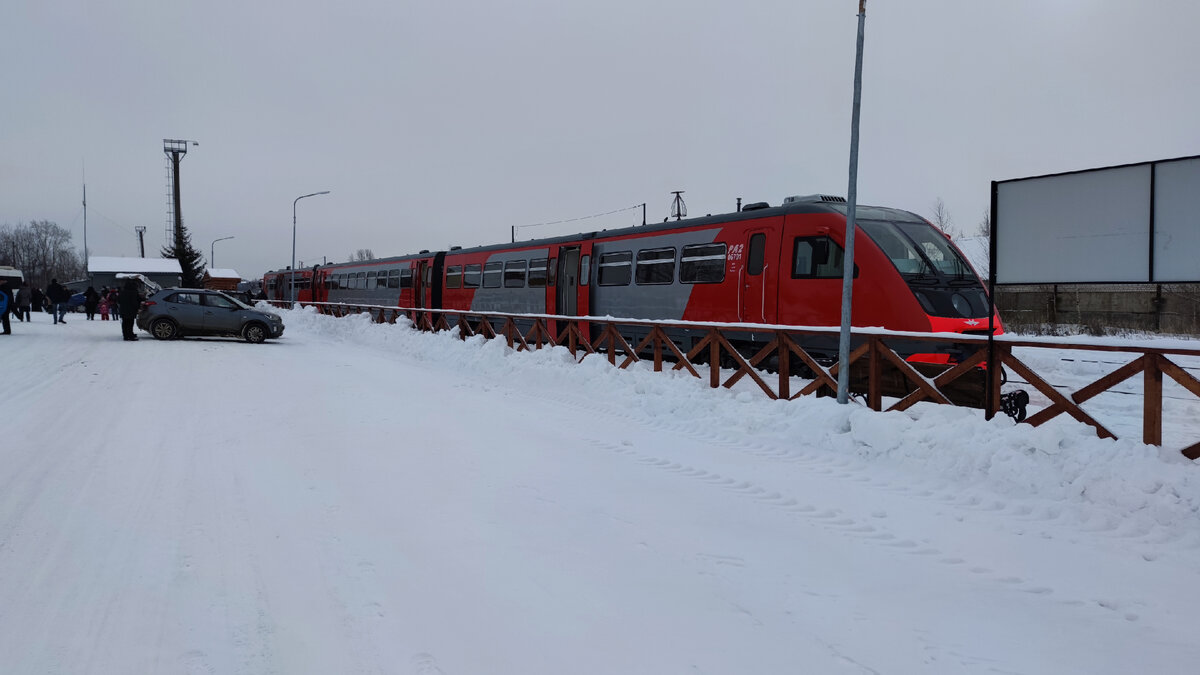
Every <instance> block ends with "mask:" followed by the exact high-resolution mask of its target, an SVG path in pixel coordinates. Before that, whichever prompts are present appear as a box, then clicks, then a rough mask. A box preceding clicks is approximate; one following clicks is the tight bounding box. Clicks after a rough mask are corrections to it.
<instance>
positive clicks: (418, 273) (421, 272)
mask: <svg viewBox="0 0 1200 675" xmlns="http://www.w3.org/2000/svg"><path fill="white" fill-rule="evenodd" d="M412 269H413V274H412V306H413V307H416V308H418V309H419V308H421V307H424V306H425V276H426V273H425V270H427V269H429V261H428V260H418V261H416V263H415V264H414V265H413V268H412Z"/></svg>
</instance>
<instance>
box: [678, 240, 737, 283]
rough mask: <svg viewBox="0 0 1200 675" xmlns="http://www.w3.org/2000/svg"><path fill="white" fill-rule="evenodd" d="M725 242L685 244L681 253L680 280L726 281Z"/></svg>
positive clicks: (700, 281)
mask: <svg viewBox="0 0 1200 675" xmlns="http://www.w3.org/2000/svg"><path fill="white" fill-rule="evenodd" d="M725 249H726V246H725V244H696V245H693V246H684V247H683V250H682V251H681V252H680V255H679V281H680V282H682V283H685V284H719V283H721V282H722V281H725Z"/></svg>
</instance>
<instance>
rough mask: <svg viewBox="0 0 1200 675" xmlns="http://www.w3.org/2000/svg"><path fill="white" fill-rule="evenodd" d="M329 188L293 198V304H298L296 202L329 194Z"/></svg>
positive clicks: (289, 282)
mask: <svg viewBox="0 0 1200 675" xmlns="http://www.w3.org/2000/svg"><path fill="white" fill-rule="evenodd" d="M327 194H329V190H322V191H320V192H310V193H309V194H306V195H300V196H299V197H296V198H295V199H294V200H292V273H291V274H290V275H289V276H288V285H289V286H291V287H292V306H293V307H295V306H296V202H299V201H300V200H301V199H304V198H305V197H316V196H317V195H327Z"/></svg>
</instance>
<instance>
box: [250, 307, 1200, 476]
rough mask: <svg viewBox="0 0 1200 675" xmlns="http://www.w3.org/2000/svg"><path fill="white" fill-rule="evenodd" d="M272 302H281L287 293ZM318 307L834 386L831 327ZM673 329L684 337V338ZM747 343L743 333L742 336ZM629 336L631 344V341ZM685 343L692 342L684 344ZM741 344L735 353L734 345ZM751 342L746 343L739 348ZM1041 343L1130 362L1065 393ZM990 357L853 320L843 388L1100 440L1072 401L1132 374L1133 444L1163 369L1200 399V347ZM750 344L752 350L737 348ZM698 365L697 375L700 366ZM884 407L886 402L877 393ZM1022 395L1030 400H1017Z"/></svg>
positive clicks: (773, 383) (984, 351)
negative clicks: (1074, 425) (1003, 415)
mask: <svg viewBox="0 0 1200 675" xmlns="http://www.w3.org/2000/svg"><path fill="white" fill-rule="evenodd" d="M273 304H276V305H280V306H287V305H289V304H290V303H288V302H287V301H281V302H279V301H277V302H274V303H273ZM301 304H303V305H311V306H313V307H315V308H316V309H317V311H318V312H320V313H322V314H327V315H332V316H347V315H350V314H364V313H365V314H369V315H370V316H371V318H372V320H373V321H376V322H378V323H384V322H386V323H395V322H396V321H397V320H400V319H405V320H407V321H409V322H411V323H412V325H413V326H414V327H415V328H417V329H419V330H424V331H434V332H436V331H442V330H446V331H449V330H452V329H455V328H457V329H458V331H459V337H460V338H461V339H466V338H468V337H471V336H473V335H482V336H484V337H485V338H488V339H494V338H503V339H504V340H505V341H506V342H507V344H508V346H509V347H510V348H512V349H514V350H517V351H523V350H533V349H542V348H543V347H554V346H561V347H564V348H566V349H567V350H568V351H569V352H570V353H571V355H572V356H573V357H574V358H575V359H576V361H580V362H581V361H582V360H583V359H585V358H587V356H589V355H597V356H600V355H602V356H603V358H605V359H607V360H608V362H609V363H610V364H612V365H613V366H616V367H617V368H622V369H623V368H628V367H629V366H630V365H632V364H634V363H637V362H639V361H648V362H651V363H652V364H653V368H654V370H655V371H656V372H661V371H662V370H663V369H664V368H666V367H669V368H670V369H671V370H673V371H675V370H683V371H686V372H688V373H689V374H691V375H692V376H694V377H696V378H699V379H702V380H703V379H705V376H707V379H708V384H709V386H710V387H713V388H717V387H725V388H731V387H733V386H734V385H735V384H737V383H738V382H740V381H742V380H743V379H744V378H747V379H749V380H750V381H751V382H753V384H754V385H756V386H757V388H758V389H759V390H760V391H762V393H763V394H765V395H766V396H767V397H769V398H771V399H785V400H794V399H796V398H799V397H801V396H808V395H818V396H821V395H832V393H833V392H835V391H836V390H837V376H838V371H839V369H840V367H841V366H840V364H838V363H836V362H832V363H831V362H830V361H829V360H828V359H827V358H826V357H824V356H823V355H824V354H825V353H827V351H828V350H827V349H826V350H824V351H817V353H816V354H814V353H813V352H814V351H815V350H814V349H813V345H817V346H818V347H821V346H824V347H828V345H829V344H830V341H831V340H834V339H836V338H837V334H838V329H837V328H820V327H796V326H778V325H771V324H750V323H737V324H715V323H700V322H690V321H650V320H640V319H615V318H612V317H595V316H589V317H578V316H562V315H554V314H511V313H503V312H479V311H464V310H449V309H425V308H412V307H385V306H379V305H360V304H345V303H320V302H303V303H301ZM681 336H682V337H681ZM748 339H749V340H752V342H750V341H748ZM631 343H632V344H631ZM689 343H690V344H689ZM735 344H736V345H737V346H741V347H742V350H739V349H738V348H737V346H735ZM748 344H749V345H752V347H751V349H749V350H746V346H747V345H748ZM1017 347H1022V348H1033V349H1038V348H1043V349H1056V350H1085V351H1092V352H1112V353H1123V354H1132V355H1135V358H1133V360H1131V361H1129V362H1128V363H1124V364H1120V365H1119V367H1118V368H1116V369H1115V370H1113V371H1111V372H1109V373H1107V374H1105V375H1103V376H1102V377H1100V378H1098V379H1096V380H1095V381H1093V382H1090V383H1088V384H1087V385H1085V386H1083V387H1081V388H1079V389H1077V390H1076V391H1073V392H1070V393H1064V392H1062V391H1060V390H1059V387H1056V386H1054V385H1052V384H1050V383H1049V382H1048V381H1047V380H1046V379H1045V378H1044V377H1042V376H1041V375H1039V374H1038V373H1037V372H1036V371H1035V369H1034V368H1032V367H1030V366H1029V365H1028V364H1026V363H1025V362H1024V361H1022V360H1021V359H1020V358H1018V357H1017V356H1015V355H1014V354H1013V349H1014V348H1017ZM992 349H993V350H994V352H993V353H992V355H991V356H990V358H989V342H988V339H987V337H985V336H973V335H959V334H950V333H932V334H931V333H908V332H900V331H888V330H883V329H855V330H854V331H853V338H852V349H851V353H850V357H849V359H848V365H849V368H850V369H851V371H850V372H851V390H852V391H854V392H855V393H856V394H858V395H861V396H863V398H864V402H865V403H866V405H867V406H868V407H870V408H871V409H872V410H876V411H880V410H906V409H908V408H911V407H912V406H913V405H915V404H917V403H919V402H922V401H931V402H934V403H940V404H948V405H959V406H968V407H973V408H982V409H984V410H987V411H988V416H989V417H990V416H991V415H992V414H994V412H995V411H998V410H1000V409H1005V412H1008V413H1010V414H1012V415H1013V416H1014V417H1017V418H1018V421H1023V422H1024V423H1026V424H1030V425H1032V426H1035V427H1036V426H1040V425H1042V424H1045V423H1046V422H1049V421H1050V420H1052V419H1054V418H1056V417H1059V416H1060V415H1063V414H1066V415H1068V416H1070V417H1072V418H1074V419H1075V420H1077V421H1078V422H1080V423H1082V424H1086V425H1088V426H1091V427H1093V428H1094V429H1095V430H1096V433H1097V435H1099V436H1100V437H1102V438H1113V439H1115V438H1117V436H1116V434H1114V433H1113V432H1112V431H1111V430H1110V429H1109V428H1108V427H1106V426H1105V425H1104V424H1103V423H1101V422H1100V421H1099V420H1097V419H1096V418H1095V417H1093V416H1092V415H1091V414H1089V413H1088V412H1086V411H1085V410H1084V409H1083V408H1082V407H1081V405H1082V404H1083V403H1085V402H1086V401H1088V400H1091V399H1093V398H1095V397H1096V396H1097V395H1099V394H1101V393H1104V392H1106V391H1109V390H1112V389H1113V387H1115V386H1116V385H1118V384H1121V383H1123V382H1125V381H1126V380H1128V379H1130V378H1132V377H1136V376H1138V375H1141V379H1142V383H1143V391H1142V406H1141V407H1142V441H1143V442H1144V443H1147V444H1150V445H1162V442H1163V376H1164V375H1166V376H1167V377H1169V378H1170V379H1172V380H1174V381H1175V382H1176V383H1178V384H1179V385H1180V386H1181V387H1183V389H1185V390H1186V391H1188V392H1190V393H1191V394H1192V395H1193V396H1196V397H1200V380H1198V379H1197V378H1196V377H1195V376H1193V375H1192V374H1191V373H1189V372H1187V370H1186V369H1185V368H1184V367H1182V366H1180V365H1179V364H1178V363H1176V362H1175V360H1172V359H1178V357H1200V349H1176V348H1160V347H1149V346H1136V347H1135V346H1125V345H1111V344H1086V343H1080V342H1065V341H1063V342H1060V341H1056V340H1055V341H1051V340H1029V339H1019V338H1013V337H1010V336H1001V337H997V338H996V339H995V340H994V344H993V345H992ZM743 351H746V352H747V353H750V352H752V354H751V355H750V356H746V355H745V354H743ZM926 353H928V354H935V355H953V358H951V359H949V360H950V363H947V364H941V365H938V364H933V363H923V362H914V361H913V360H910V359H908V358H906V356H905V355H912V354H926ZM993 364H994V365H996V366H1001V367H1002V370H1000V372H1002V373H1003V372H1005V371H1004V370H1003V369H1007V370H1008V371H1011V372H1013V373H1014V374H1016V375H1018V376H1020V377H1021V378H1023V379H1024V381H1025V382H1026V383H1028V384H1029V386H1031V387H1033V389H1034V391H1035V392H1037V393H1040V394H1041V395H1042V396H1043V397H1045V401H1044V403H1045V405H1044V407H1042V408H1041V409H1040V410H1037V411H1036V412H1034V413H1033V414H1032V415H1029V416H1028V417H1025V416H1024V414H1023V406H1022V414H1021V415H1017V414H1016V413H1015V411H1013V410H1010V409H1009V407H1010V405H1011V403H1012V398H1011V397H1010V396H1008V395H1005V394H1004V393H1002V386H1003V384H1004V378H1002V377H994V378H991V379H990V386H989V384H988V383H989V380H988V378H987V377H986V370H987V368H988V367H990V366H992V365H993ZM704 371H707V372H706V373H705V374H702V372H704ZM885 398H888V399H889V400H888V406H887V407H886V408H885V407H884V402H885V401H884V399H885ZM1026 400H1027V399H1026ZM1180 452H1181V453H1182V454H1183V455H1184V456H1185V457H1187V458H1188V459H1192V460H1195V459H1198V458H1200V442H1196V443H1193V444H1191V445H1189V446H1187V447H1185V448H1183V449H1182V450H1181V451H1180Z"/></svg>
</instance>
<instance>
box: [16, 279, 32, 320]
mask: <svg viewBox="0 0 1200 675" xmlns="http://www.w3.org/2000/svg"><path fill="white" fill-rule="evenodd" d="M32 304H33V289H32V288H31V287H30V286H29V282H28V281H25V282H22V283H21V288H20V289H19V290H18V291H17V319H18V320H20V321H33V319H32V318H31V317H30V316H29V306H30V305H32Z"/></svg>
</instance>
